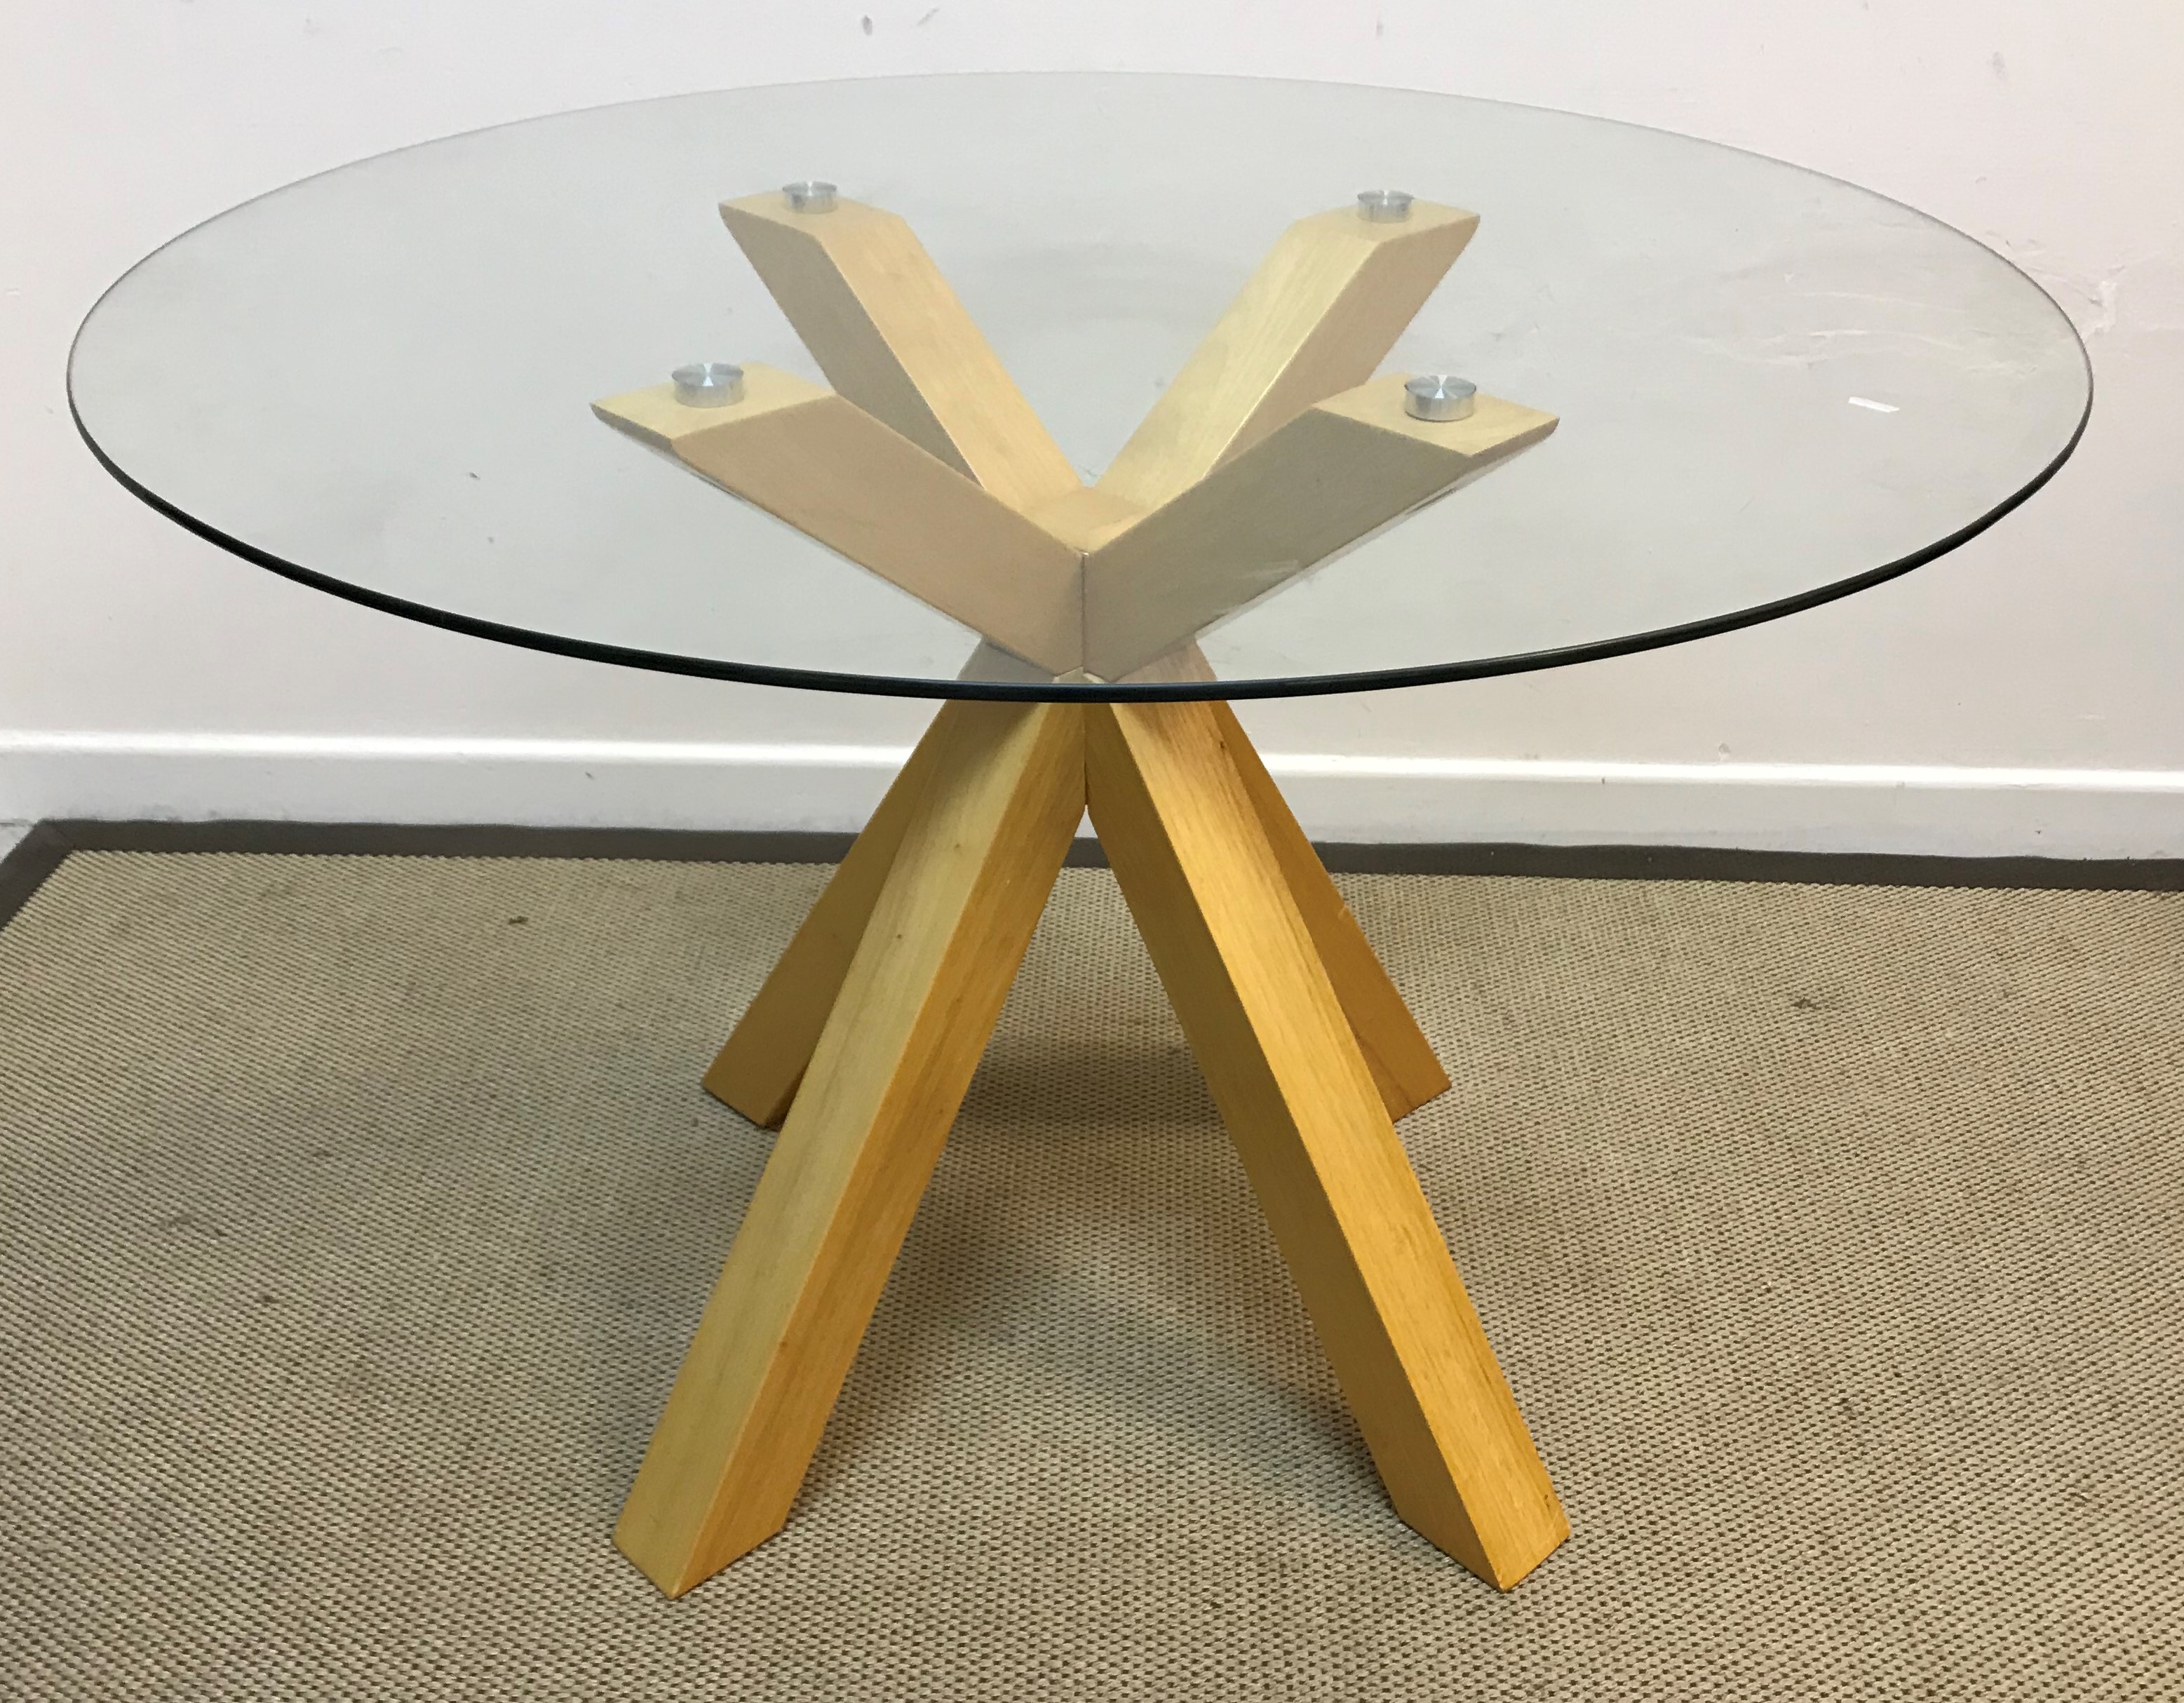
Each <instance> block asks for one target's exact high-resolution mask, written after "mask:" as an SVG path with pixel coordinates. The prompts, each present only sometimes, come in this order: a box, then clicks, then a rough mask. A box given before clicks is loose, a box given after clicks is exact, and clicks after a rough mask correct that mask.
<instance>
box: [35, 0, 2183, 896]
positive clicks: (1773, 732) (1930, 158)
mask: <svg viewBox="0 0 2184 1703" xmlns="http://www.w3.org/2000/svg"><path fill="white" fill-rule="evenodd" d="M0 22H4V25H5V29H4V31H0V41H4V42H6V44H7V47H6V52H5V53H4V54H0V147H4V158H5V159H7V160H8V163H9V169H8V170H7V171H6V172H5V173H0V398H4V399H5V402H6V403H7V406H6V407H5V408H4V409H0V467H4V468H5V469H6V472H5V476H4V483H0V505H4V509H0V587H4V593H0V595H3V596H4V605H0V820H7V819H9V818H11V817H12V818H25V817H32V816H38V815H69V814H82V815H297V816H304V817H316V818H321V819H325V818H352V817H377V818H407V819H413V820H471V821H476V820H502V821H509V820H517V821H620V822H656V823H670V824H690V825H696V824H710V825H719V826H744V825H748V826H799V825H814V826H848V825H850V823H851V822H852V821H855V818H856V816H857V815H858V813H859V812H860V810H861V808H862V807H863V804H864V803H865V802H866V800H868V799H870V798H871V797H872V796H873V795H874V794H875V793H876V790H877V787H878V785H879V784H880V782H881V780H882V779H883V776H884V774H885V772H886V768H887V765H888V763H889V761H890V760H891V753H893V752H894V751H896V750H898V749H900V747H902V746H903V745H905V744H906V743H908V742H909V740H910V739H911V738H912V737H914V736H915V733H916V732H917V728H918V727H919V726H921V725H922V722H923V720H924V718H925V716H926V715H927V714H928V713H929V706H925V705H920V704H911V703H903V702H891V701H888V700H881V699H872V698H849V697H831V696H825V695H820V694H802V693H785V692H777V691H772V690H768V689H762V688H755V687H749V688H746V687H729V686H722V685H716V684H711V683H706V682H692V681H682V680H675V679H670V678H666V677H664V676H646V675H640V674H636V673H632V672H626V671H616V670H610V669H607V668H604V667H600V666H596V665H588V664H580V663H576V662H572V661H565V660H560V659H554V658H549V657H545V656H540V655H534V654H527V653H522V652H518V651H514V650H508V649H503V648H497V647H494V646H491V645H487V644H485V643H480V642H476V641H472V640H468V639H464V638H460V637H454V636H452V635H448V634H445V633H441V632H434V631H432V630H428V629H426V628H422V627H418V626H410V625H408V624H405V623H403V622H400V621H396V620H393V619H392V618H390V617H385V616H382V615H375V614H372V613H370V612H369V611H366V610H364V609H357V608H354V607H352V606H349V605H348V604H342V603H339V602H337V601H335V600H334V599H332V598H327V597H325V596H323V595H321V594H320V593H315V592H311V591H309V590H305V589H304V588H302V587H296V586H292V585H290V584H288V583H287V582H282V581H280V580H277V579H276V578H274V577H273V576H270V575H267V574H265V573H263V572H261V571H259V570H256V569H253V568H251V567H249V566H248V565H244V564H243V563H241V562H239V561H237V560H234V559H231V558H228V557H226V556H225V555H224V554H221V553H220V552H218V551H216V550H214V548H211V547H210V546H209V545H204V544H201V543H198V542H196V541H195V540H193V539H192V538H190V537H187V536H186V535H185V534H183V533H181V531H178V530H176V529H175V528H173V527H172V526H169V525H168V524H167V523H165V522H164V521H162V520H159V518H158V517H157V516H155V515H153V514H152V513H151V512H150V511H149V510H148V509H143V508H142V507H140V506H139V505H138V504H136V502H135V501H134V500H133V499H131V498H129V497H128V496H126V495H125V493H122V492H121V491H120V489H119V488H118V487H114V486H113V485H112V484H110V483H109V481H108V480H107V478H106V476H104V475H103V473H101V472H100V471H99V470H98V469H97V467H96V466H95V465H93V463H92V460H91V459H90V457H89V455H88V454H86V453H85V452H84V450H83V449H82V448H81V447H80V445H79V444H78V443H77V442H76V440H75V436H74V433H73V431H72V430H71V428H70V425H69V421H68V415H67V409H66V405H65V402H64V395H63V388H62V379H63V361H64V355H65V353H66V349H67V346H68V341H69V338H70V334H71V333H72V331H73V330H74V328H75V324H76V322H77V320H79V319H80V318H81V315H82V314H83V312H84V311H85V310H86V309H87V308H88V306H89V305H90V303H91V302H92V299H93V298H95V297H96V295H97V292H99V290H101V289H102V288H103V287H104V286H105V285H106V284H107V283H108V282H109V281H110V280H111V279H112V278H113V277H114V275H116V274H118V273H119V272H120V271H121V270H123V269H124V268H125V267H126V266H127V265H128V264H130V263H131V261H133V260H135V259H136V258H138V257H139V256H140V255H141V254H142V253H144V252H145V251H146V250H148V248H152V247H153V245H155V244H156V243H158V242H160V241H162V240H163V239H164V238H165V237H169V236H170V235H172V234H174V233H175V232H176V231H180V230H181V229H182V228H184V227H185V226H187V225H191V224H192V223H194V222H195V221H197V220H200V219H203V218H205V217H207V216H209V214H213V213H215V212H217V211H219V210H220V209H223V208H225V207H227V206H229V205H231V204H232V203H236V202H237V201H240V200H242V199H244V198H248V197H249V196H252V195H255V194H258V193H259V192H263V191H265V190H268V189H270V188H273V187H275V186H278V185H280V184H281V183H284V182H286V181H289V180H291V179H293V178H295V177H298V176H300V175H304V174H305V173H307V172H311V171H316V170H322V169H324V168H326V167H328V166H331V165H335V164H340V163H342V162H343V161H346V160H349V159H356V158H359V157H361V156H363V155H365V154H369V153H375V152H377V151H379V150H382V149H384V148H387V147H395V146H397V145H399V144H402V143H405V142H414V141H417V140H420V139H422V138H426V137H430V136H438V135H443V134H447V133H449V132H452V131H460V130H465V129H470V128H474V127H476V126H478V125H485V124H490V123H495V122H499V121H501V120H509V119H515V118H521V117H526V116H529V115H532V114H541V113H545V112H549V111H553V110H556V109H563V108H566V107H571V106H577V105H589V104H595V103H602V102H606V101H613V100H621V99H627V98H631V97H638V96H643V95H649V94H658V93H667V92H676V91H681V90H688V89H696V88H705V87H719V86H728V85H732V84H736V83H741V82H767V81H788V80H794V79H800V78H809V77H821V76H838V75H858V74H865V73H875V74H877V73H886V72H898V71H907V70H928V69H933V70H938V69H1010V68H1087V67H1101V68H1130V69H1145V70H1207V71H1229V72H1243V73H1251V74H1262V75H1290V76H1306V77H1334V78H1340V79H1343V80H1346V81H1364V82H1382V83H1388V84H1395V85H1403V86H1416V87H1425V88H1437V89H1446V90H1451V91H1458V92H1466V93H1473V94H1481V95H1489V96H1494V97H1502V98H1506V99H1513V100H1518V101H1525V102H1531V103H1538V104H1542V105H1551V106H1558V107H1566V108H1571V109H1578V110H1582V111H1586V112H1592V113H1598V114H1607V115H1610V116H1613V117H1618V118H1624V119H1630V120H1638V121H1641V122H1644V123H1648V124H1653V125H1662V126H1665V127H1668V128H1672V129H1676V130H1680V131H1687V132H1689V133H1691V134H1694V135H1699V136H1708V137H1711V138H1713V139H1716V140H1719V141H1723V142H1732V143H1736V144H1737V145H1740V146H1743V147H1751V148H1753V149H1756V150H1758V151H1759V152H1761V153H1769V154H1773V155H1775V156H1778V157H1780V158H1782V159H1791V160H1795V161H1797V162H1799V163H1801V164H1807V165H1810V166H1814V167H1817V168H1819V169H1820V170H1825V171H1828V172H1831V173H1835V174H1836V175H1841V176H1843V177H1847V178H1850V179H1853V180H1854V181H1858V182H1861V183H1864V184H1866V185H1868V186H1871V187H1873V188H1875V189H1879V190H1881V191H1883V192H1886V193H1888V194H1891V195H1893V196H1896V197H1898V198H1902V199H1903V200H1905V201H1908V202H1910V203H1913V204H1914V205H1916V206H1918V207H1920V208H1922V209H1925V210H1927V211H1929V212H1931V213H1933V214H1936V215H1938V216H1939V217H1941V218H1943V219H1945V220H1949V221H1951V222H1952V223H1953V224H1956V225H1959V226H1961V227H1963V228H1964V229H1965V230H1967V231H1971V232H1972V233H1974V234H1975V235H1976V236H1978V237H1981V238H1982V239H1983V240H1985V241H1986V242H1990V243H1992V244H1993V245H1994V246H1995V247H1997V248H2000V249H2002V250H2003V252H2005V253H2008V254H2009V255H2010V256H2011V257H2012V258H2014V259H2016V260H2017V261H2019V262H2020V264H2023V265H2024V266H2025V267H2026V268H2027V269H2028V270H2031V272H2032V273H2033V275H2035V276H2036V277H2038V278H2039V279H2040V280H2041V281H2042V282H2043V283H2044V284H2046V285H2047V286H2048V288H2049V289H2050V290H2052V291H2053V292H2054V293H2055V294H2056V295H2057V297H2058V298H2059V299H2061V300H2062V301H2063V303H2064V305H2065V306H2066V307H2067V308H2068V309H2070V312H2071V314H2073V316H2074V317H2075V319H2076V320H2077V322H2078V325H2079V327H2080V330H2081V332H2082V333H2083V334H2084V335H2085V336H2086V337H2087V340H2088V342H2089V344H2090V346H2091V348H2092V353H2093V358H2094V362H2095V365H2096V368H2097V370H2098V383H2099V387H2100V389H2099V396H2098V402H2097V404H2096V408H2095V411H2094V417H2093V424H2092V429H2091V431H2090V432H2089V434H2088V436H2087V441H2086V442H2085V444H2084V446H2083V448H2081V451H2080V453H2079V455H2078V457H2077V459H2075V461H2074V462H2073V463H2072V464H2071V465H2070V466H2069V467H2067V468H2065V469H2064V471H2063V473H2062V474H2061V475H2060V476H2059V478H2058V479H2057V480H2056V481H2055V482H2054V484H2053V486H2051V487H2049V489H2048V491H2047V492H2045V493H2042V495H2041V496H2039V497H2038V498H2036V499H2035V500H2034V501H2033V502H2032V503H2031V504H2030V505H2029V506H2028V507H2026V508H2025V509H2022V510H2020V512H2019V513H2018V514H2017V515H2014V516H2013V517H2011V518H2010V519H2009V520H2005V521H2004V522H2003V524H2002V525H2001V526H1999V527H1997V529H1996V530H1995V531H1992V532H1991V533H1990V534H1988V535H1987V536H1986V537H1983V538H1981V539H1980V540H1978V541H1976V542H1975V543H1973V544H1972V545H1971V546H1970V547H1968V548H1965V549H1964V550H1961V551H1959V552H1958V553H1957V554H1954V555H1953V556H1951V557H1948V558H1946V559H1944V560H1942V562H1940V563H1937V564H1936V565H1932V566H1930V567H1928V568H1925V569H1923V570H1920V571H1919V572H1918V573H1915V574H1914V575H1912V576H1908V578H1906V579H1903V580H1899V581H1897V582H1893V583H1892V584H1890V585H1887V586H1885V587H1880V588H1877V589H1875V590H1874V591H1871V592H1868V593H1863V594H1861V595H1859V596H1858V597H1855V598H1851V599H1849V600H1847V601H1846V602H1844V603H1841V604H1835V605H1832V606H1830V607H1828V608H1825V609H1819V610H1816V611H1814V612H1811V613H1808V614H1806V615H1799V616H1796V617H1794V618H1792V619H1791V620H1790V621H1785V622H1782V623H1780V624H1777V625H1775V626H1769V627H1762V628H1758V629H1755V630H1753V631H1751V632H1745V633H1741V634H1736V635H1731V636H1729V637H1723V638H1719V639H1713V640H1710V641H1707V642H1705V643H1699V644H1696V645H1691V646H1686V647H1684V648H1680V649H1677V650H1674V651H1670V652H1665V653H1658V654H1652V655H1650V656H1645V657H1637V658H1630V659H1623V660H1619V661H1615V662H1609V663H1601V664H1595V665H1589V666H1586V667H1583V668H1579V669H1574V670H1566V671H1559V672H1556V673H1552V674H1547V675H1538V676H1525V677H1520V678H1516V679H1511V680H1504V681H1494V682H1479V683H1474V684H1466V685H1459V686H1451V687H1435V688H1428V689H1422V690H1415V691H1409V692H1401V693H1379V694H1369V695H1365V696H1360V697H1355V698H1312V699H1306V700H1301V701H1298V702H1295V703H1290V704H1265V705H1252V706H1247V710H1246V719H1247V720H1248V721H1250V722H1251V724H1252V726H1254V728H1255V729H1256V731H1257V732H1258V733H1259V734H1260V736H1261V737H1262V743H1264V744H1265V745H1266V747H1267V748H1268V750H1269V752H1270V754H1273V755H1274V756H1275V758H1276V759H1277V767H1278V768H1280V769H1284V770H1285V771H1287V773H1288V775H1289V777H1290V782H1291V784H1292V786H1293V788H1294V791H1295V797H1296V798H1297V799H1298V802H1299V805H1300V810H1301V813H1302V814H1303V815H1306V817H1307V821H1308V823H1309V825H1310V826H1312V827H1313V828H1314V829H1315V831H1317V832H1322V833H1324V834H1329V835H1333V836H1336V837H1348V838H1366V837H1396V838H1424V839H1456V838H1535V839H1599V838H1653V839H1664V840H1680V841H1685V842H1702V841H1704V842H1714V843H1746V844H1797V845H1812V846H1861V847H1877V848H1903V849H1957V850H1972V851H1979V850H1990V851H2016V850H2042V849H2047V850H2053V851H2058V852H2061V853H2065V854H2081V855H2096V854H2142V855H2150V854H2166V855H2178V854H2184V714H2180V711H2184V583H2181V582H2180V578H2179V576H2178V574H2177V572H2176V567H2177V565H2178V562H2179V558H2180V554H2184V551H2181V550H2180V547H2184V476H2180V475H2179V472H2178V468H2179V466H2180V460H2184V408H2180V403H2179V398H2180V397H2184V170H2180V166H2184V111H2180V103H2179V102H2178V100H2177V98H2176V88H2177V87H2178V86H2179V81H2180V77H2184V8H2176V7H2175V6H2174V5H2173V4H2170V3H2167V0H2077V3H2074V4H2072V5H2070V6H2067V7H2066V6H2063V5H2059V4H2057V3H2055V0H1803V3H1801V4H1799V5H1797V6H1788V5H1769V6H1753V5H1751V4H1748V3H1735V0H1662V3H1656V4H1651V5H1647V6H1643V7H1641V6H1634V5H1629V4H1616V3H1611V0H1529V3H1524V4H1501V5H1486V4H1483V3H1463V4H1456V3H1451V0H1386V3H1384V4H1379V5H1373V4H1370V3H1333V0H1288V3H1279V4H1275V3H1261V4H1244V3H1241V0H1235V3H1229V4H1214V3H1205V0H1101V3H1099V4H1096V5H1093V4H1084V3H1077V0H907V3H900V4H898V3H895V0H852V3H850V4H847V5H834V4H824V3H822V4H808V3H788V0H772V3H752V0H710V3H705V4H694V3H679V0H623V3H621V4H618V5H615V6H611V7H610V6H603V5H599V4H597V3H584V0H530V3H526V4H523V5H517V4H515V3H513V0H370V3H365V0H303V3H298V0H70V3H68V4H66V5H60V4H53V3H44V4H34V3H31V0H0ZM1284 757H1289V758H1292V759H1295V760H1292V761H1289V762H1286V763H1284V762H1283V761H1281V759H1282V758H1284ZM1307 758H1309V759H1311V760H1309V761H1307V760H1306V759H1307Z"/></svg>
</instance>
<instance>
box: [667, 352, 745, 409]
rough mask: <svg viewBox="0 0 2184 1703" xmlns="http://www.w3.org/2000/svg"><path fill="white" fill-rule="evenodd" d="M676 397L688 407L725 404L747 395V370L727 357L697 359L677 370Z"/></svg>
mask: <svg viewBox="0 0 2184 1703" xmlns="http://www.w3.org/2000/svg"><path fill="white" fill-rule="evenodd" d="M673 376H674V379H675V399H676V401H677V402H679V403H682V405H683V406H684V407H685V408H726V407H727V405H728V404H729V403H734V402H741V401H742V400H743V399H744V370H743V369H742V368H741V367H739V366H731V365H728V363H727V362H726V361H694V362H693V363H692V364H691V365H688V366H679V367H677V368H676V369H675V371H674V375H673Z"/></svg>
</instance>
